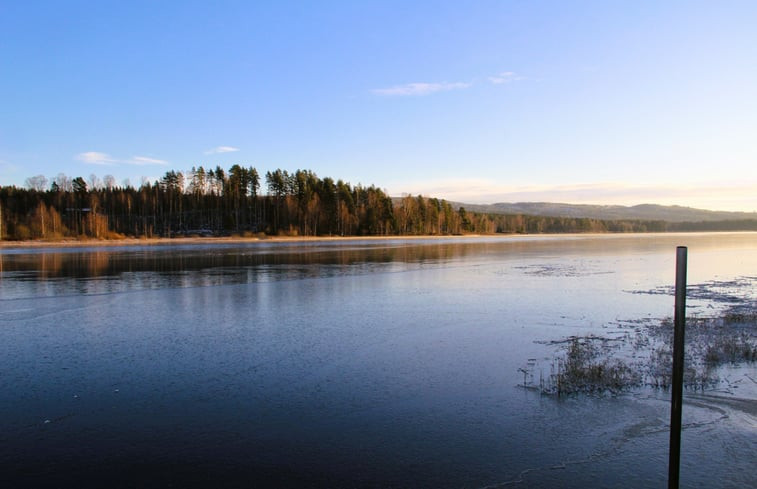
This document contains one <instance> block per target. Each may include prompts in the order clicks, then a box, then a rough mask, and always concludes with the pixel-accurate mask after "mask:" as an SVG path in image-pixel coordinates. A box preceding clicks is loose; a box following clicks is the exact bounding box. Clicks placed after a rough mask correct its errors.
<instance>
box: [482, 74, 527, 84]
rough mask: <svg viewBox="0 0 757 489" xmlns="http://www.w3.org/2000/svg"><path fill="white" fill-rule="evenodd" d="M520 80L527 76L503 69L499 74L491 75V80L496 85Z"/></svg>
mask: <svg viewBox="0 0 757 489" xmlns="http://www.w3.org/2000/svg"><path fill="white" fill-rule="evenodd" d="M518 80H525V77H523V76H520V75H518V74H516V73H515V72H513V71H503V72H502V73H500V74H498V75H495V76H490V77H489V81H490V82H491V83H493V84H495V85H502V84H503V83H510V82H514V81H518Z"/></svg>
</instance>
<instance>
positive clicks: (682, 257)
mask: <svg viewBox="0 0 757 489" xmlns="http://www.w3.org/2000/svg"><path fill="white" fill-rule="evenodd" d="M686 255H687V248H686V247H685V246H679V247H678V248H676V302H675V315H674V318H673V322H674V324H675V326H674V328H675V331H674V333H673V379H672V381H673V392H672V396H671V400H670V460H669V462H668V489H678V480H679V472H680V466H681V407H682V403H683V340H684V330H685V326H686Z"/></svg>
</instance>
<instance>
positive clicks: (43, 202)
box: [0, 165, 757, 240]
mask: <svg viewBox="0 0 757 489" xmlns="http://www.w3.org/2000/svg"><path fill="white" fill-rule="evenodd" d="M264 180H265V182H264V183H265V187H264V188H265V190H266V192H265V193H262V192H261V187H262V185H263V182H262V181H261V176H260V175H259V173H258V171H257V170H256V169H255V168H253V167H243V166H240V165H234V166H232V167H231V168H230V169H229V170H228V171H226V170H224V169H222V168H220V167H216V168H214V169H205V168H203V167H202V166H200V167H198V168H192V170H191V171H189V172H187V174H186V175H185V174H183V173H181V172H176V171H169V172H166V174H165V175H164V176H163V177H162V178H161V179H160V180H158V181H156V182H152V183H150V182H144V183H143V184H142V185H141V186H140V187H139V188H135V187H133V186H131V185H130V184H125V185H122V186H117V185H116V184H115V179H114V178H113V177H112V176H109V175H108V176H105V177H104V178H103V179H102V180H100V179H98V178H97V177H96V176H94V175H91V176H90V178H89V180H88V181H86V180H84V178H82V177H76V178H69V177H67V176H66V175H64V174H59V175H58V176H57V177H55V178H54V179H53V180H52V183H51V184H50V185H49V187H48V185H47V183H48V181H47V178H45V177H44V176H41V175H38V176H35V177H30V178H29V179H27V182H26V183H27V185H26V188H17V187H15V186H4V187H0V239H4V240H27V239H62V238H72V237H73V238H100V239H118V238H122V237H127V236H130V237H172V236H197V235H199V236H228V235H241V236H244V235H254V234H257V233H265V234H268V235H288V236H382V235H383V236H387V235H460V234H469V233H475V234H494V233H592V232H594V233H602V232H664V231H688V230H702V231H707V230H757V221H739V222H735V221H734V222H731V221H727V222H715V223H666V222H663V221H636V220H633V221H632V220H623V221H608V220H598V219H581V218H563V217H540V216H526V215H499V214H484V213H477V212H468V211H466V210H465V209H464V208H463V207H459V208H457V209H455V208H453V206H452V205H451V204H450V203H449V202H446V201H445V200H443V199H435V198H428V197H422V196H416V197H413V196H406V197H402V198H395V199H392V198H391V197H389V196H388V195H386V193H385V192H384V191H383V190H381V189H379V188H376V187H375V186H370V187H365V186H362V185H356V186H353V185H350V184H349V183H345V182H343V181H342V180H337V181H334V180H333V179H332V178H328V177H326V178H319V177H318V176H317V175H316V174H315V173H313V172H312V171H309V170H297V171H295V172H292V173H290V172H287V171H285V170H280V169H279V170H275V171H273V172H267V173H266V174H265V176H264Z"/></svg>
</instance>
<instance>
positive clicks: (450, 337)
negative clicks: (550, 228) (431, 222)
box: [0, 233, 757, 488]
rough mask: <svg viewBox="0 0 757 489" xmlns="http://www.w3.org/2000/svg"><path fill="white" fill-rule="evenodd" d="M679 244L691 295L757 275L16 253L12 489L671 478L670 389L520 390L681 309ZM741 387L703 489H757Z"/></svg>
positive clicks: (555, 249) (690, 425) (698, 265)
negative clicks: (545, 366) (537, 363)
mask: <svg viewBox="0 0 757 489" xmlns="http://www.w3.org/2000/svg"><path fill="white" fill-rule="evenodd" d="M677 245H686V246H689V283H690V284H695V283H705V282H710V281H718V282H719V283H724V282H728V281H730V280H733V279H736V278H739V277H755V276H757V234H749V233H743V234H699V235H694V234H686V235H639V236H622V235H621V236H616V235H613V236H600V237H596V236H578V237H574V236H565V237H530V236H529V237H498V238H454V239H438V240H401V239H398V240H388V241H359V240H355V241H344V242H309V243H305V244H296V243H294V244H281V243H279V244H271V243H265V242H263V243H250V244H243V245H239V244H235V245H221V244H218V245H196V246H141V247H129V248H79V249H45V250H12V249H4V250H2V251H0V485H2V487H16V486H18V487H67V486H75V487H214V486H215V487H290V486H294V487H455V488H460V487H471V488H482V487H621V488H636V487H664V486H665V485H666V481H667V456H668V455H667V444H668V437H669V434H668V431H667V425H668V420H669V398H668V393H666V392H655V391H644V392H635V393H632V394H628V395H624V396H620V397H602V398H591V397H576V398H568V399H555V398H552V397H546V396H541V395H539V394H538V393H535V392H532V391H528V390H524V389H522V388H519V387H517V384H518V383H519V382H520V381H521V380H522V375H521V374H520V373H519V372H518V368H520V367H522V366H524V364H525V363H526V360H527V359H529V358H535V359H548V358H550V357H551V356H552V355H553V354H554V353H555V347H554V346H550V345H547V344H544V343H543V342H544V341H545V340H559V339H561V338H564V337H566V336H569V335H576V334H598V335H599V334H603V332H606V331H609V330H612V329H617V325H618V322H622V321H626V320H636V319H643V318H662V317H666V316H670V315H671V314H672V310H673V299H672V297H670V296H667V295H650V294H634V293H633V292H634V291H644V290H649V289H654V288H656V287H663V286H669V285H671V284H672V283H673V282H674V276H673V275H674V270H675V247H676V246H677ZM741 292H744V291H741ZM750 293H751V294H752V295H751V300H754V295H753V294H754V292H753V291H752V292H750V291H746V294H747V296H749V294H750ZM717 307H719V305H718V304H711V303H707V302H706V301H704V300H691V301H690V313H701V314H706V313H708V312H712V311H714V310H716V309H717ZM713 308H714V309H713ZM726 374H727V375H730V376H731V380H732V381H733V382H732V385H733V386H735V387H733V388H731V389H729V390H727V391H718V392H715V393H707V392H706V393H705V394H704V395H702V394H701V393H700V394H694V393H688V392H687V393H686V395H685V396H686V397H685V400H684V420H683V422H684V432H683V437H682V439H683V442H682V444H683V454H682V469H681V483H682V487H734V488H735V487H757V476H755V474H757V455H756V454H757V417H756V415H755V407H756V406H757V389H755V384H754V382H755V380H754V379H757V368H755V367H754V366H747V367H740V368H733V370H732V371H730V372H726ZM750 379H753V380H751V384H750V381H749V380H750ZM715 395H717V396H719V397H714V396H715Z"/></svg>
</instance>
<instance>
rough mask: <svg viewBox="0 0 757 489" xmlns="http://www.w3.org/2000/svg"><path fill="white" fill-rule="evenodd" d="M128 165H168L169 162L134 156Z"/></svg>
mask: <svg viewBox="0 0 757 489" xmlns="http://www.w3.org/2000/svg"><path fill="white" fill-rule="evenodd" d="M128 163H131V164H132V165H140V166H143V165H167V164H168V162H167V161H165V160H159V159H156V158H149V157H147V156H132V157H131V160H129V161H128Z"/></svg>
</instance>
